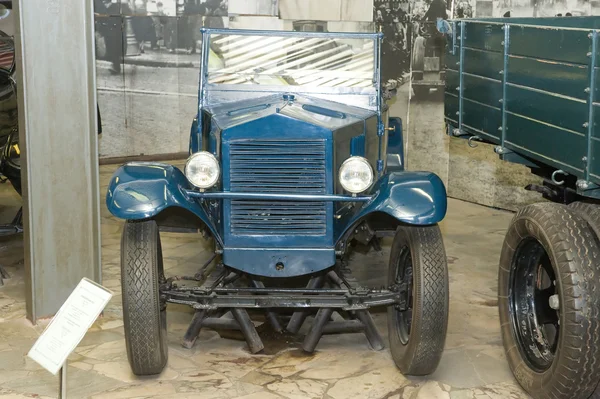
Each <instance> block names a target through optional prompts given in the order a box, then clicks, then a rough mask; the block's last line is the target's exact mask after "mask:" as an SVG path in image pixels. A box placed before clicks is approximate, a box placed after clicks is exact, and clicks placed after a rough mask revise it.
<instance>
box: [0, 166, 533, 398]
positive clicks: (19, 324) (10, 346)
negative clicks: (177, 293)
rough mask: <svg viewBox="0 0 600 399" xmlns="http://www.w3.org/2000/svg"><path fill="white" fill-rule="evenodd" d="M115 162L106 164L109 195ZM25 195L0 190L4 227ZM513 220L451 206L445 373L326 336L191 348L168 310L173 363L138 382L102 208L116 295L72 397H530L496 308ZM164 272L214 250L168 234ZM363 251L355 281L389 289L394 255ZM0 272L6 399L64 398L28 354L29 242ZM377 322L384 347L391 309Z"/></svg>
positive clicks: (183, 320) (212, 341)
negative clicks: (262, 346) (257, 345)
mask: <svg viewBox="0 0 600 399" xmlns="http://www.w3.org/2000/svg"><path fill="white" fill-rule="evenodd" d="M114 169H115V166H112V165H109V166H102V167H101V176H100V180H101V184H102V192H104V190H105V187H106V185H107V183H108V179H109V178H110V175H111V174H112V172H113V171H114ZM18 205H19V198H18V196H17V195H16V194H14V192H13V190H12V188H11V187H10V185H9V184H6V185H0V219H1V220H2V221H5V220H10V219H11V218H12V215H13V212H15V211H16V209H17V208H18ZM511 217H512V215H511V213H509V212H503V211H498V210H493V209H490V208H485V207H482V206H477V205H473V204H470V203H466V202H461V201H456V200H450V205H449V212H448V216H447V217H446V219H445V221H444V222H443V223H442V231H443V233H444V239H445V245H446V250H447V254H448V263H449V268H450V324H449V328H448V337H447V341H446V348H445V352H444V355H443V357H442V361H441V364H440V366H439V368H438V369H437V371H436V372H435V373H434V374H433V375H430V376H428V377H418V378H417V377H405V376H402V375H401V374H400V373H399V372H398V371H397V370H396V368H395V367H394V364H393V362H392V360H391V357H390V355H389V353H388V351H387V349H386V350H383V351H380V352H375V351H372V350H371V349H370V348H369V346H368V344H367V342H366V340H365V338H364V336H363V335H362V334H347V335H342V336H340V335H337V336H325V337H324V338H323V339H322V340H321V342H320V343H319V345H318V347H317V351H316V352H315V353H314V354H313V355H310V356H307V355H304V354H302V353H301V352H300V351H299V350H297V348H298V345H297V343H296V342H282V341H284V340H280V341H279V342H277V341H274V342H270V341H269V342H267V343H266V346H267V349H268V350H267V353H270V354H259V355H251V354H250V353H249V352H248V351H247V350H246V345H245V343H244V342H241V341H235V340H229V339H223V338H220V337H219V336H218V335H217V333H215V332H213V331H210V330H205V331H202V333H201V334H200V338H199V340H198V341H197V343H196V345H195V347H194V348H193V349H191V350H187V349H184V348H182V347H181V345H180V341H181V338H182V336H183V333H184V331H185V329H186V327H187V324H188V322H189V320H190V318H191V311H190V310H189V309H187V308H185V307H178V306H171V305H169V313H168V320H169V329H168V331H169V335H168V341H169V363H168V367H167V368H166V369H165V371H164V372H163V373H162V374H160V375H159V376H156V377H146V378H138V377H136V376H134V375H133V374H131V372H130V370H129V366H128V363H127V355H126V350H125V342H124V339H123V322H122V312H121V295H120V286H119V285H120V270H119V242H120V233H121V224H122V223H121V222H120V221H118V220H116V219H114V218H113V217H111V216H110V215H109V213H108V211H107V210H106V209H105V208H104V206H103V209H102V259H103V269H104V270H103V284H104V285H105V286H106V287H108V288H109V289H111V290H113V291H114V293H115V295H114V297H113V299H112V300H111V302H110V303H109V305H108V306H107V308H106V311H105V314H104V316H103V317H102V318H100V319H99V320H98V321H97V322H96V323H95V324H94V326H93V327H92V329H91V330H90V331H89V332H88V334H87V335H86V337H85V339H84V340H83V342H82V343H81V344H80V345H79V347H78V348H77V349H76V351H75V352H74V353H73V354H72V356H71V357H70V359H69V369H68V375H69V381H68V390H69V397H70V398H173V397H177V398H214V399H217V398H244V399H272V398H273V399H275V398H288V399H301V398H331V399H342V398H361V399H363V398H364V399H366V398H372V399H375V398H382V399H383V398H389V399H392V398H393V399H401V398H402V399H409V398H410V399H436V398H451V399H488V398H492V399H500V398H502V399H505V398H526V397H528V396H527V395H526V394H525V393H524V392H523V391H522V390H521V389H520V387H519V386H518V385H517V384H516V382H515V380H514V379H513V377H512V375H511V373H510V370H509V368H508V365H507V363H506V360H505V357H504V353H503V349H502V342H501V338H500V333H499V322H498V317H497V309H496V302H497V301H496V274H497V271H496V269H497V263H498V258H499V253H500V247H501V245H502V240H503V235H504V231H505V229H506V227H507V226H508V223H509V221H510V219H511ZM162 239H163V248H164V254H165V267H166V269H167V273H182V272H186V273H187V274H191V273H192V272H193V271H194V270H195V269H196V268H197V267H198V265H199V264H200V263H201V262H202V260H203V259H205V258H207V257H208V256H209V255H210V247H209V246H208V245H207V244H204V243H203V241H202V239H200V238H199V237H196V236H195V235H181V234H171V233H169V234H166V233H165V234H163V235H162ZM383 244H384V245H383V250H382V253H380V254H378V253H370V254H369V255H361V254H356V256H354V258H353V260H352V264H351V265H352V266H354V270H355V272H354V273H355V275H356V277H358V278H359V280H362V281H365V284H368V285H371V286H375V285H379V286H380V285H383V280H382V279H381V276H382V275H383V274H384V273H383V271H384V269H385V267H386V262H387V258H388V256H389V245H390V242H389V241H385V242H384V243H383ZM0 249H1V250H2V258H1V261H2V264H4V265H5V266H7V269H8V271H9V273H10V274H11V276H12V278H11V279H8V280H5V285H4V286H3V287H0V398H28V397H35V398H53V397H57V385H58V380H57V377H55V376H52V375H50V374H49V373H47V372H46V371H45V370H43V369H42V368H41V367H40V366H38V365H37V364H36V363H35V362H33V361H31V360H30V359H29V358H28V357H26V353H27V351H28V350H29V348H30V347H31V345H32V343H33V342H34V340H35V339H36V337H37V336H38V335H39V334H40V333H41V331H43V328H44V325H45V323H40V324H39V325H37V326H32V325H31V323H29V322H28V321H27V320H26V319H25V317H24V314H25V301H24V289H25V287H24V272H23V254H22V251H23V244H22V240H21V239H20V238H19V237H16V238H12V239H1V241H0ZM374 318H375V321H376V323H377V325H378V327H379V330H380V332H381V333H382V335H384V339H386V341H387V337H386V334H387V328H386V319H385V313H381V312H380V313H375V315H374Z"/></svg>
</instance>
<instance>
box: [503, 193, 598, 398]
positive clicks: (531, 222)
mask: <svg viewBox="0 0 600 399" xmlns="http://www.w3.org/2000/svg"><path fill="white" fill-rule="evenodd" d="M599 266H600V251H599V249H598V246H597V244H596V239H595V237H594V235H593V233H592V231H591V229H590V228H589V227H588V225H587V224H586V222H585V221H584V220H583V219H581V218H580V217H579V216H577V214H576V213H574V212H572V211H570V210H569V209H568V208H567V207H565V206H563V205H559V204H552V203H539V204H534V205H529V206H526V207H525V208H523V209H521V210H520V211H519V212H518V213H517V214H516V215H515V217H514V218H513V220H512V222H511V224H510V226H509V229H508V232H507V233H506V237H505V240H504V246H503V247H502V253H501V256H500V269H499V275H498V305H499V308H500V324H501V332H502V339H503V342H504V350H505V352H506V358H507V360H508V364H509V366H510V368H511V370H512V371H513V374H514V375H515V378H516V379H517V381H518V382H519V383H520V384H521V386H523V388H525V390H526V391H527V392H528V393H529V394H530V395H531V396H532V397H534V398H536V399H537V398H549V397H552V398H556V399H562V398H564V399H567V398H568V399H584V398H586V399H587V398H588V397H589V396H590V394H591V393H592V392H593V391H594V388H595V387H596V385H597V383H598V376H599V375H600V320H599V316H600V313H599V311H600V279H599V278H598V276H599V275H600V274H599V270H600V267H599Z"/></svg>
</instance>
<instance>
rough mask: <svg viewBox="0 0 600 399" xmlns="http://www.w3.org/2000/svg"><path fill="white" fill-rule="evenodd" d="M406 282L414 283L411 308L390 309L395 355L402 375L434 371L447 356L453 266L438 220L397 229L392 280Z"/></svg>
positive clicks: (393, 246)
mask: <svg viewBox="0 0 600 399" xmlns="http://www.w3.org/2000/svg"><path fill="white" fill-rule="evenodd" d="M411 275H412V277H411ZM403 282H412V284H411V285H412V289H410V288H409V290H408V295H407V298H405V299H406V301H407V303H408V304H409V307H410V308H411V309H410V310H406V311H399V310H398V309H396V307H394V306H390V307H389V308H388V334H389V340H390V351H391V353H392V358H393V359H394V362H395V363H396V366H397V367H398V368H399V369H400V371H402V373H403V374H406V375H427V374H431V373H433V372H434V371H435V369H436V368H437V366H438V364H439V362H440V359H441V357H442V352H443V351H444V344H445V342H446V330H447V328H448V265H447V262H446V252H445V250H444V243H443V240H442V233H441V232H440V229H439V227H438V226H437V225H431V226H401V227H399V228H398V230H397V231H396V235H395V236H394V242H393V243H392V250H391V255H390V264H389V268H388V284H389V285H390V286H393V285H396V284H402V283H403Z"/></svg>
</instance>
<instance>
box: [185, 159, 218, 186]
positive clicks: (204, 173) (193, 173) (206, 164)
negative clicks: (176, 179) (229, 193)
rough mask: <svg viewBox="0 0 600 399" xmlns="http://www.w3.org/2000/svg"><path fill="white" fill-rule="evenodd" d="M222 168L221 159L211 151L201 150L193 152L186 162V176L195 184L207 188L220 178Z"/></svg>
mask: <svg viewBox="0 0 600 399" xmlns="http://www.w3.org/2000/svg"><path fill="white" fill-rule="evenodd" d="M220 172H221V169H220V168H219V161H218V160H217V158H216V157H215V156H214V155H213V154H211V153H210V152H206V151H200V152H197V153H195V154H192V155H191V156H190V157H189V158H188V160H187V162H186V164H185V177H187V179H188V180H189V181H190V183H192V184H193V185H194V186H196V187H198V188H201V189H206V188H211V187H212V186H214V185H215V184H216V183H217V181H218V180H219V175H220Z"/></svg>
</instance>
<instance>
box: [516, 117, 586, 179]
mask: <svg viewBox="0 0 600 399" xmlns="http://www.w3.org/2000/svg"><path fill="white" fill-rule="evenodd" d="M506 120H507V130H506V141H505V147H506V148H509V149H513V150H517V152H521V153H525V154H526V155H527V154H531V155H533V157H534V158H538V159H540V158H541V159H543V160H547V161H551V162H552V163H554V164H557V165H558V166H559V167H560V168H561V169H564V170H567V169H570V170H573V169H582V167H583V162H582V161H581V159H582V158H583V157H584V156H585V154H586V140H585V136H584V135H582V134H575V133H572V132H569V131H567V130H563V129H560V128H557V127H553V126H550V125H545V124H543V123H540V122H536V121H533V120H530V119H526V118H523V117H520V116H516V115H512V114H507V115H506ZM515 145H516V146H518V148H515V147H514V146H515ZM511 147H512V148H511Z"/></svg>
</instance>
